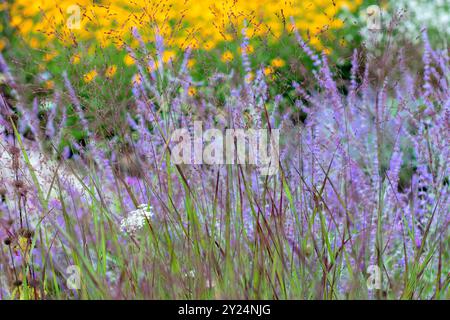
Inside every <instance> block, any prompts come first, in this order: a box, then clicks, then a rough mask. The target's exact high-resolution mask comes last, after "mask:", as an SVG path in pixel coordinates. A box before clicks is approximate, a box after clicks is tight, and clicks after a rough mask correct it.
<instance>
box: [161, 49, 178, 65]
mask: <svg viewBox="0 0 450 320" xmlns="http://www.w3.org/2000/svg"><path fill="white" fill-rule="evenodd" d="M162 59H163V62H164V63H169V62H173V60H174V59H175V52H174V51H170V50H169V51H164V53H163V57H162Z"/></svg>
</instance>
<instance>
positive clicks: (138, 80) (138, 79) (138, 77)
mask: <svg viewBox="0 0 450 320" xmlns="http://www.w3.org/2000/svg"><path fill="white" fill-rule="evenodd" d="M141 82H142V78H141V75H140V74H138V73H136V74H135V75H134V76H133V78H132V79H131V84H140V83H141Z"/></svg>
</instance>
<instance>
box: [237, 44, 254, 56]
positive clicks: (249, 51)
mask: <svg viewBox="0 0 450 320" xmlns="http://www.w3.org/2000/svg"><path fill="white" fill-rule="evenodd" d="M240 50H241V53H243V52H242V51H244V53H246V54H252V53H253V52H255V48H253V46H252V45H251V44H249V45H247V46H246V47H244V48H241V49H240Z"/></svg>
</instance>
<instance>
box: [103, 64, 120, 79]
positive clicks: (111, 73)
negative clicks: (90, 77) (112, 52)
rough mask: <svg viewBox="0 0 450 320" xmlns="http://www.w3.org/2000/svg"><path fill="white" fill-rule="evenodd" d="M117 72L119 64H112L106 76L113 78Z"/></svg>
mask: <svg viewBox="0 0 450 320" xmlns="http://www.w3.org/2000/svg"><path fill="white" fill-rule="evenodd" d="M116 72H117V66H116V65H114V64H113V65H112V66H110V67H108V68H107V69H106V71H105V77H107V78H108V79H111V78H112V77H114V75H115V74H116Z"/></svg>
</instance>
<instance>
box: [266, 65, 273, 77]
mask: <svg viewBox="0 0 450 320" xmlns="http://www.w3.org/2000/svg"><path fill="white" fill-rule="evenodd" d="M273 72H274V69H273V67H266V68H264V74H265V75H266V76H270V75H271V74H273Z"/></svg>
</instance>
